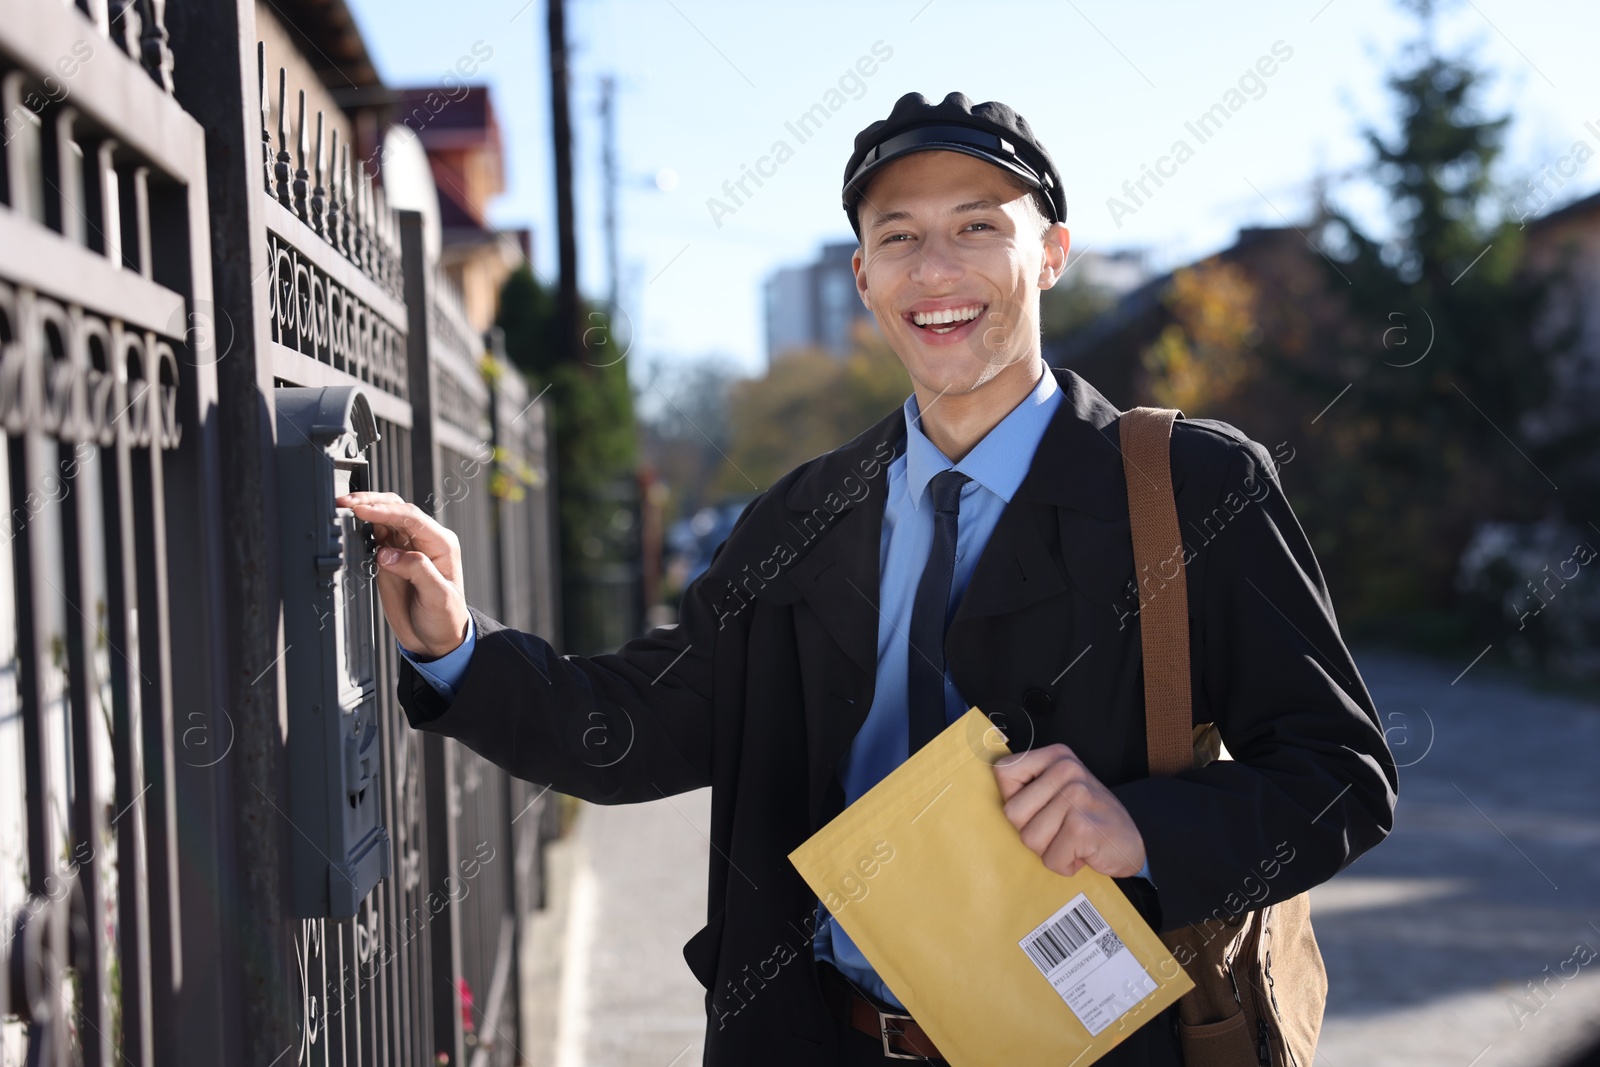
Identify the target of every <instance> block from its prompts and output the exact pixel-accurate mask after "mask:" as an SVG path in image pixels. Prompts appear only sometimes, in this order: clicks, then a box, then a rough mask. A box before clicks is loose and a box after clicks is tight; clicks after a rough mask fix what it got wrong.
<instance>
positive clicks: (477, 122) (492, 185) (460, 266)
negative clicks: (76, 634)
mask: <svg viewBox="0 0 1600 1067" xmlns="http://www.w3.org/2000/svg"><path fill="white" fill-rule="evenodd" d="M395 123H396V126H397V128H396V130H395V131H394V134H392V140H393V141H394V142H397V143H398V142H403V141H404V140H405V139H406V136H405V134H403V133H400V132H399V131H400V130H404V131H406V132H407V133H409V134H410V135H411V136H412V137H413V138H414V139H415V141H416V142H417V143H420V145H421V146H422V150H423V152H424V153H426V156H427V162H428V165H429V167H430V170H431V173H432V176H433V185H434V187H435V189H436V191H437V196H438V219H439V227H440V234H439V241H440V247H439V267H440V269H441V270H442V271H443V272H444V274H445V276H446V277H448V278H449V279H450V281H451V282H452V283H453V284H454V285H455V287H456V289H457V290H459V291H460V293H461V302H462V306H463V308H464V309H465V311H466V315H467V320H468V321H469V322H471V323H472V325H473V327H474V328H476V329H478V330H485V329H487V328H488V327H489V326H490V325H491V324H492V323H493V321H494V316H495V312H496V311H497V309H498V307H499V299H500V288H501V286H502V285H504V284H505V280H506V276H507V275H509V274H510V273H511V272H512V271H514V270H516V269H517V267H518V266H520V265H521V264H522V263H527V264H528V267H529V269H530V270H531V269H532V268H533V241H532V232H531V231H530V230H528V229H526V228H522V229H510V230H500V229H496V228H495V227H494V226H492V225H490V223H489V218H488V208H489V202H490V201H491V200H493V199H494V198H495V197H497V196H499V195H500V194H501V193H503V192H505V152H504V146H503V143H502V140H501V136H500V121H499V118H498V116H497V115H496V114H495V109H494V103H493V101H492V100H491V99H490V96H489V89H488V87H487V86H481V85H465V84H460V83H457V84H455V85H437V86H420V87H415V88H410V89H403V90H401V91H400V92H399V93H398V94H397V95H396V98H395Z"/></svg>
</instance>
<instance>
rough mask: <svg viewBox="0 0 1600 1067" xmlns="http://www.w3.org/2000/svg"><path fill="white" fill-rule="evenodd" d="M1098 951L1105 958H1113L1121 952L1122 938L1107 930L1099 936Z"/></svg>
mask: <svg viewBox="0 0 1600 1067" xmlns="http://www.w3.org/2000/svg"><path fill="white" fill-rule="evenodd" d="M1100 951H1101V952H1102V953H1104V954H1105V955H1107V956H1115V955H1116V954H1117V953H1119V952H1121V951H1122V938H1120V937H1118V936H1117V935H1116V932H1115V931H1114V930H1107V931H1106V932H1105V933H1103V934H1101V935H1100Z"/></svg>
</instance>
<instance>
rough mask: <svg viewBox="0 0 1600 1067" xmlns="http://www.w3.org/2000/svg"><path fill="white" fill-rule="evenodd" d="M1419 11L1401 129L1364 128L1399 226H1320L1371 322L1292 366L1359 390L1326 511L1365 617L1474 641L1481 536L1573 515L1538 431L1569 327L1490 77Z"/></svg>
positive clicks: (1323, 431) (1335, 442)
mask: <svg viewBox="0 0 1600 1067" xmlns="http://www.w3.org/2000/svg"><path fill="white" fill-rule="evenodd" d="M1412 6H1413V7H1414V9H1415V10H1416V11H1417V12H1418V14H1419V16H1420V18H1421V21H1422V23H1423V28H1422V33H1421V35H1420V37H1419V39H1418V40H1417V41H1416V42H1414V43H1413V45H1412V46H1411V49H1410V54H1409V56H1408V57H1407V59H1406V60H1405V61H1404V62H1403V63H1402V65H1401V69H1400V70H1398V71H1397V72H1396V73H1395V74H1393V75H1392V76H1391V77H1390V78H1389V79H1388V85H1389V88H1390V90H1391V92H1392V93H1393V94H1394V98H1395V101H1396V104H1397V113H1398V128H1397V130H1396V132H1395V134H1394V136H1393V137H1385V136H1384V135H1382V134H1381V133H1379V132H1378V131H1376V130H1373V129H1370V128H1369V129H1367V130H1365V131H1363V132H1364V136H1365V138H1366V140H1367V143H1368V144H1369V145H1370V147H1371V149H1372V152H1373V162H1372V172H1373V177H1374V178H1375V179H1376V181H1377V182H1378V183H1379V184H1380V185H1381V186H1382V188H1383V189H1384V190H1385V192H1386V193H1387V195H1388V198H1389V202H1390V208H1391V214H1392V217H1393V221H1394V233H1393V235H1392V236H1391V237H1390V238H1388V239H1386V240H1380V239H1378V238H1375V237H1373V236H1370V235H1368V234H1367V233H1365V232H1364V231H1363V229H1362V227H1361V226H1360V225H1358V224H1357V223H1356V222H1355V221H1354V219H1353V218H1352V217H1351V216H1350V215H1349V214H1348V213H1347V212H1345V211H1343V210H1341V209H1339V208H1338V207H1336V206H1332V205H1326V206H1325V209H1324V213H1323V218H1322V219H1321V220H1320V225H1319V227H1318V229H1319V231H1320V234H1321V236H1322V241H1321V242H1320V243H1321V245H1322V247H1323V248H1325V249H1327V248H1332V249H1336V250H1338V251H1337V252H1335V256H1336V259H1329V260H1328V261H1326V263H1325V278H1326V282H1327V285H1328V286H1329V287H1330V288H1333V289H1343V290H1344V291H1345V296H1346V303H1347V306H1348V307H1349V309H1350V313H1351V316H1352V317H1353V319H1354V320H1355V321H1357V322H1360V323H1364V324H1366V325H1367V329H1366V330H1364V331H1363V332H1362V335H1360V336H1358V338H1351V337H1350V336H1349V335H1348V334H1347V335H1345V336H1344V337H1341V338H1338V339H1337V341H1336V342H1335V343H1334V344H1333V345H1332V346H1331V348H1332V351H1331V352H1328V353H1327V354H1326V357H1325V358H1324V359H1322V360H1319V361H1318V362H1317V363H1316V364H1312V363H1309V362H1306V361H1300V362H1298V363H1296V364H1292V365H1288V364H1285V365H1284V366H1287V367H1288V369H1289V370H1290V371H1291V373H1293V375H1294V376H1295V378H1296V379H1297V380H1298V381H1299V382H1300V383H1301V384H1302V385H1306V386H1309V387H1310V388H1311V390H1312V392H1313V393H1314V394H1315V395H1317V396H1323V397H1329V398H1332V397H1333V396H1335V395H1336V394H1337V393H1338V391H1339V390H1341V389H1344V388H1345V387H1346V386H1349V387H1350V392H1351V394H1352V395H1351V396H1350V397H1349V402H1348V403H1347V404H1346V405H1345V406H1344V407H1343V409H1342V410H1340V409H1335V412H1334V413H1331V414H1330V417H1329V418H1328V420H1327V424H1326V426H1324V427H1322V428H1320V429H1318V430H1317V431H1316V433H1318V434H1320V435H1321V436H1322V438H1323V440H1324V441H1325V442H1326V443H1327V444H1328V445H1330V446H1331V447H1330V449H1329V450H1328V460H1327V462H1326V463H1323V464H1322V465H1321V466H1322V467H1323V469H1324V470H1326V471H1328V472H1329V475H1330V476H1329V477H1328V478H1327V480H1326V482H1325V483H1324V484H1321V485H1319V486H1318V489H1319V503H1320V506H1319V507H1317V508H1316V509H1315V517H1316V521H1317V522H1318V523H1319V524H1326V525H1327V526H1328V528H1329V529H1330V530H1333V531H1336V534H1335V536H1336V538H1337V540H1336V542H1335V543H1336V545H1337V550H1338V551H1340V552H1341V553H1342V554H1343V555H1344V559H1343V561H1342V563H1343V566H1344V568H1345V569H1346V571H1347V572H1348V573H1350V574H1351V575H1353V576H1356V578H1357V581H1356V584H1355V589H1354V592H1355V596H1356V598H1357V602H1358V609H1359V611H1360V612H1361V613H1363V614H1364V615H1366V616H1367V617H1368V618H1371V619H1377V618H1382V617H1389V618H1393V619H1396V620H1405V621H1406V622H1407V624H1408V625H1409V627H1410V629H1411V632H1410V634H1409V635H1408V636H1412V637H1415V636H1419V634H1418V631H1417V627H1418V624H1419V623H1424V622H1426V623H1429V624H1431V625H1429V626H1427V627H1425V628H1426V629H1428V630H1431V631H1432V632H1433V634H1434V635H1435V636H1436V637H1437V638H1438V639H1440V640H1446V641H1449V640H1452V639H1454V640H1463V639H1465V638H1466V637H1467V636H1468V634H1467V633H1466V628H1465V626H1464V625H1463V624H1464V622H1465V616H1463V615H1462V614H1461V613H1459V612H1458V611H1456V610H1455V609H1456V608H1457V607H1458V604H1457V596H1456V593H1457V589H1456V575H1457V570H1458V565H1459V562H1460V559H1461V556H1462V552H1463V550H1464V549H1465V548H1466V547H1467V544H1468V543H1469V541H1470V540H1471V538H1472V537H1473V535H1474V532H1475V531H1476V530H1477V529H1478V528H1479V527H1480V526H1481V525H1482V524H1484V523H1486V522H1492V521H1530V520H1532V519H1535V518H1537V517H1539V516H1540V515H1542V514H1544V513H1545V512H1547V511H1549V510H1550V509H1551V508H1552V507H1559V506H1560V502H1559V499H1558V498H1557V497H1555V496H1554V495H1553V494H1552V492H1551V487H1552V484H1553V483H1551V482H1549V481H1548V471H1549V470H1550V469H1552V468H1553V467H1554V465H1555V464H1554V459H1555V453H1556V452H1558V451H1559V446H1557V447H1556V448H1551V447H1550V445H1551V444H1553V442H1547V443H1546V444H1545V446H1543V447H1541V446H1539V445H1536V444H1535V443H1533V442H1531V441H1529V440H1528V438H1527V435H1526V433H1525V432H1524V430H1525V427H1526V426H1527V424H1528V422H1529V420H1530V419H1532V418H1536V417H1537V415H1538V413H1539V412H1540V411H1541V410H1543V409H1545V408H1546V407H1547V406H1548V404H1549V403H1550V400H1551V368H1552V366H1553V364H1554V361H1555V359H1556V358H1557V357H1558V356H1559V353H1560V350H1561V348H1562V347H1563V346H1564V345H1565V344H1566V343H1567V341H1568V340H1570V335H1568V334H1561V335H1558V336H1550V335H1545V336H1543V338H1541V330H1540V328H1539V327H1540V323H1541V319H1542V316H1543V315H1544V312H1545V309H1546V302H1547V297H1548V295H1549V293H1550V279H1548V278H1540V277H1536V276H1534V275H1532V274H1531V273H1530V272H1528V271H1526V270H1525V269H1523V267H1524V256H1523V242H1522V232H1521V231H1520V230H1519V228H1518V226H1517V225H1516V222H1515V220H1513V219H1511V218H1509V217H1507V216H1506V214H1505V213H1504V211H1503V209H1502V208H1501V207H1500V205H1501V204H1502V203H1504V202H1505V200H1506V199H1508V198H1504V197H1502V196H1501V195H1500V193H1499V190H1498V189H1497V187H1496V184H1495V181H1494V167H1495V163H1496V161H1497V160H1498V159H1499V157H1500V154H1501V151H1502V140H1503V136H1504V133H1505V128H1506V126H1507V124H1508V123H1509V121H1510V120H1509V118H1508V117H1507V116H1500V117H1487V116H1485V115H1483V114H1482V113H1481V112H1480V111H1479V109H1478V106H1477V98H1478V96H1479V95H1480V94H1481V91H1482V88H1483V82H1484V76H1483V75H1482V74H1481V73H1480V72H1479V71H1477V70H1476V69H1474V68H1473V67H1472V65H1471V64H1470V63H1469V62H1468V61H1466V60H1464V59H1457V58H1449V57H1445V56H1442V55H1440V54H1439V53H1438V51H1437V50H1436V48H1435V46H1434V39H1433V33H1432V18H1433V10H1432V4H1431V3H1429V2H1427V0H1422V2H1419V3H1415V4H1413V5H1412ZM1402 342H1403V343H1402ZM1318 421H1321V420H1320V419H1319V420H1318ZM1541 461H1542V462H1541ZM1394 636H1399V635H1398V634H1396V635H1394Z"/></svg>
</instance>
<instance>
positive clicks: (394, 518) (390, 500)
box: [333, 493, 459, 562]
mask: <svg viewBox="0 0 1600 1067" xmlns="http://www.w3.org/2000/svg"><path fill="white" fill-rule="evenodd" d="M333 502H334V503H335V504H337V505H338V506H340V507H346V508H349V509H350V510H351V511H353V512H355V515H356V518H358V519H365V520H366V521H367V522H370V523H372V525H373V536H374V537H375V538H376V539H377V541H378V543H379V544H380V545H388V546H390V547H392V548H398V549H401V550H403V551H415V552H423V553H425V554H427V556H428V557H429V558H430V559H432V560H434V561H436V562H437V561H440V560H449V559H450V558H451V554H452V553H453V552H455V551H457V550H458V548H459V542H458V540H457V538H456V535H455V533H454V532H453V531H451V530H449V529H447V528H446V527H444V526H442V525H441V524H440V523H439V521H438V520H437V519H435V518H434V517H433V516H432V515H429V514H428V513H427V512H425V511H423V510H422V509H421V508H419V507H418V506H417V505H415V504H412V503H409V502H407V501H406V500H405V499H403V498H402V497H400V496H399V495H398V494H395V493H347V494H345V495H344V496H337V497H334V500H333Z"/></svg>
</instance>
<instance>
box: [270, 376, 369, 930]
mask: <svg viewBox="0 0 1600 1067" xmlns="http://www.w3.org/2000/svg"><path fill="white" fill-rule="evenodd" d="M276 397H277V412H278V447H277V459H278V514H279V516H280V519H279V521H280V530H279V533H280V537H281V540H282V546H283V639H284V645H285V649H284V670H285V674H286V675H287V678H288V686H287V689H288V693H287V695H288V707H289V739H288V753H289V798H290V801H291V803H290V808H289V811H288V815H289V818H290V819H291V820H293V822H294V830H293V831H291V833H290V835H289V837H290V840H291V841H293V843H294V844H293V864H294V912H295V915H296V916H297V917H299V918H306V919H312V918H321V917H326V918H333V919H343V918H348V917H350V916H352V915H354V914H355V913H356V908H357V907H358V906H359V905H360V903H361V901H362V899H363V898H364V897H365V896H366V895H367V894H368V893H370V892H371V891H372V887H373V886H374V885H376V884H377V883H378V879H380V878H382V877H384V876H386V875H388V874H389V873H390V858H389V851H390V845H389V833H388V831H387V829H385V827H384V825H383V806H382V800H383V797H382V788H381V780H380V773H381V767H382V760H381V758H380V755H381V746H380V744H379V733H380V731H379V726H378V718H377V716H378V693H377V649H376V638H377V634H378V633H379V629H378V625H377V610H378V597H377V588H376V585H375V583H374V581H373V575H374V574H375V573H376V566H375V563H374V559H373V556H374V552H375V550H376V545H375V543H374V541H373V537H372V532H371V528H370V525H369V524H368V523H365V522H362V521H360V520H358V519H357V518H356V517H355V514H354V513H353V512H351V511H350V510H349V509H348V508H340V507H336V506H335V505H334V503H333V498H334V497H336V496H339V495H341V494H343V493H350V492H359V491H361V490H366V489H370V488H372V476H371V467H370V466H369V464H368V462H367V458H366V455H365V453H366V451H367V449H368V448H369V447H370V446H371V445H372V444H373V443H374V442H375V441H377V440H378V427H377V423H376V421H375V420H374V419H373V417H372V408H371V407H370V406H369V405H368V402H367V398H366V395H365V394H364V393H363V391H362V390H361V389H360V388H358V387H356V386H337V387H329V388H312V389H298V388H296V389H287V388H286V389H278V390H276Z"/></svg>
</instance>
